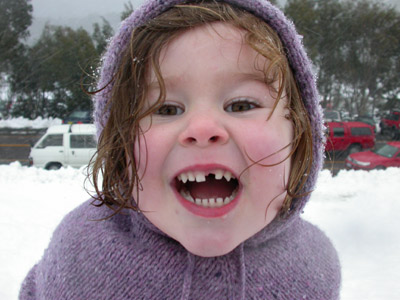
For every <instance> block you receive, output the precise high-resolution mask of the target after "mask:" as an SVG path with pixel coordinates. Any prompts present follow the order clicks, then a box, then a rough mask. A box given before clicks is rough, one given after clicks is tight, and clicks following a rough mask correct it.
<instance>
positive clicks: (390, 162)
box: [346, 142, 400, 170]
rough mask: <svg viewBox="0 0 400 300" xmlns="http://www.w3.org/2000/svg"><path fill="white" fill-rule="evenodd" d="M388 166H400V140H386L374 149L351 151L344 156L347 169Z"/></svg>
mask: <svg viewBox="0 0 400 300" xmlns="http://www.w3.org/2000/svg"><path fill="white" fill-rule="evenodd" d="M388 167H400V142H388V143H386V144H385V145H383V146H382V147H380V148H378V149H376V150H373V151H365V152H357V153H353V154H350V155H349V156H348V157H347V158H346V168H347V169H355V170H371V169H386V168H388Z"/></svg>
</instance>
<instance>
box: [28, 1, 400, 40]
mask: <svg viewBox="0 0 400 300" xmlns="http://www.w3.org/2000/svg"><path fill="white" fill-rule="evenodd" d="M31 1H32V2H31V3H32V5H33V17H34V19H33V24H32V26H31V28H30V32H31V36H30V38H29V39H28V42H29V43H30V42H33V41H35V40H36V39H37V38H39V36H40V34H41V32H42V29H43V27H44V25H45V24H46V22H47V23H50V24H52V25H64V26H65V25H68V26H70V27H72V28H77V27H80V26H82V27H83V28H85V29H86V30H88V31H91V30H92V28H93V23H95V22H99V23H101V17H105V18H106V19H107V20H108V21H109V22H110V23H111V25H112V26H113V27H114V29H116V28H117V27H118V24H119V23H120V15H121V12H122V11H123V10H124V4H125V3H127V2H129V0H31ZM377 1H382V2H385V3H388V4H390V5H394V6H396V7H397V8H398V9H400V0H377ZM130 2H131V3H132V4H133V7H134V8H136V7H138V6H139V5H140V4H141V3H143V2H144V0H130ZM278 2H280V3H281V4H282V5H283V3H285V2H286V1H285V0H278Z"/></svg>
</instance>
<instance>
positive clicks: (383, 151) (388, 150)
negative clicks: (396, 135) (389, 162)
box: [373, 144, 399, 158]
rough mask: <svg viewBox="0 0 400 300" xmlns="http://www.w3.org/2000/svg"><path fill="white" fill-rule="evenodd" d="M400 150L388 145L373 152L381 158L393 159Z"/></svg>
mask: <svg viewBox="0 0 400 300" xmlns="http://www.w3.org/2000/svg"><path fill="white" fill-rule="evenodd" d="M398 150H399V149H398V148H396V147H393V146H390V145H388V144H386V145H385V146H382V147H380V148H379V149H377V150H374V151H373V152H374V153H376V154H378V155H381V156H385V157H388V158H392V157H393V155H395V154H396V152H397V151H398Z"/></svg>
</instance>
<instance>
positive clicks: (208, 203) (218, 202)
mask: <svg viewBox="0 0 400 300" xmlns="http://www.w3.org/2000/svg"><path fill="white" fill-rule="evenodd" d="M236 193H237V192H236V190H235V191H233V193H232V195H231V196H230V197H225V199H224V198H221V197H220V198H209V199H199V198H196V199H193V197H192V195H190V193H189V192H187V191H183V190H182V191H181V192H180V194H181V195H182V197H183V198H185V199H186V200H188V201H190V202H192V203H194V204H196V205H198V206H203V207H221V206H224V205H226V204H228V203H230V202H231V201H232V200H233V199H235V197H236Z"/></svg>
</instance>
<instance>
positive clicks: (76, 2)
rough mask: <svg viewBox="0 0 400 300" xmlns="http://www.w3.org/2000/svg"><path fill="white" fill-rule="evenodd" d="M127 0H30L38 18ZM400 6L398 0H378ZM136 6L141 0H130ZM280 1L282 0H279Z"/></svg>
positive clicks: (112, 9) (115, 9) (110, 9)
mask: <svg viewBox="0 0 400 300" xmlns="http://www.w3.org/2000/svg"><path fill="white" fill-rule="evenodd" d="M128 1H129V0H32V4H33V8H34V12H33V13H34V16H36V17H40V18H50V17H51V16H52V17H54V18H65V19H68V18H69V17H68V16H70V17H81V16H86V15H92V14H98V15H104V14H108V13H118V14H119V13H121V12H122V11H123V8H124V3H127V2H128ZM380 1H383V2H385V3H390V4H393V5H397V7H400V0H380ZM131 2H132V4H133V7H137V6H138V5H139V4H140V3H142V2H144V1H143V0H131ZM281 2H282V1H281Z"/></svg>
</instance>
